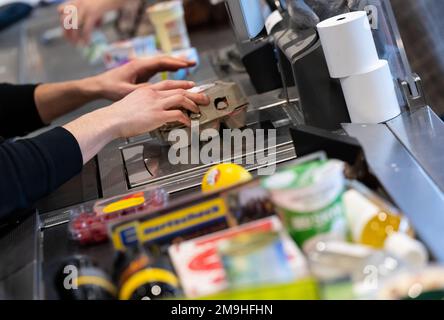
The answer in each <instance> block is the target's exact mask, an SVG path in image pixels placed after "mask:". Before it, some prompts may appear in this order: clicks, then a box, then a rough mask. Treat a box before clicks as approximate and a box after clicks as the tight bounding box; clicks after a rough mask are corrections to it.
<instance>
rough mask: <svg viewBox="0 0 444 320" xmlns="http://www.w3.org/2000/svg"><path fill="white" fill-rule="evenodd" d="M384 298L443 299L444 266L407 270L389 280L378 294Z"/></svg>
mask: <svg viewBox="0 0 444 320" xmlns="http://www.w3.org/2000/svg"><path fill="white" fill-rule="evenodd" d="M376 298H378V299H382V300H443V299H444V268H443V267H442V266H430V267H427V268H424V269H422V270H419V271H405V272H402V273H400V274H398V275H396V276H393V277H392V278H391V279H389V280H387V281H386V282H385V284H384V285H383V286H382V288H380V290H379V291H378V294H377V296H376Z"/></svg>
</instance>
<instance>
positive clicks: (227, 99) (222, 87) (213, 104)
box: [152, 81, 248, 148]
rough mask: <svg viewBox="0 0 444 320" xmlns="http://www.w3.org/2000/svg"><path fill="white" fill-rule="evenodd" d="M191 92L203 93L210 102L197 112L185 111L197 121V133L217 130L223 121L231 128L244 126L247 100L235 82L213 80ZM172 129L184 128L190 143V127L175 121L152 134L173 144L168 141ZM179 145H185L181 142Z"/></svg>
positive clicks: (172, 142) (170, 142) (171, 142)
mask: <svg viewBox="0 0 444 320" xmlns="http://www.w3.org/2000/svg"><path fill="white" fill-rule="evenodd" d="M191 92H199V93H205V94H206V95H207V96H208V97H209V99H210V104H209V105H208V106H204V107H202V108H199V111H200V112H199V113H196V114H190V112H188V111H187V114H188V115H189V117H190V118H191V119H192V120H195V122H198V124H199V134H200V132H202V131H203V130H205V129H210V128H211V129H215V130H219V129H220V124H221V123H224V124H225V125H226V126H227V127H228V128H231V129H238V128H242V127H244V126H245V119H246V112H247V107H248V100H247V98H246V97H245V95H244V94H243V93H242V90H241V88H240V86H239V85H238V84H236V83H235V82H224V81H215V82H212V83H208V84H204V85H202V86H199V87H196V88H193V89H191ZM184 112H185V111H184ZM174 129H181V130H185V131H186V133H187V137H188V145H190V144H191V128H189V127H186V126H184V125H183V124H181V123H177V122H174V123H167V124H166V125H164V126H162V127H160V128H159V129H157V130H154V131H153V132H152V135H153V136H154V137H156V138H158V139H159V140H160V141H162V142H165V143H169V144H173V145H174V143H175V142H176V140H174V141H170V140H169V139H168V137H169V134H170V132H171V131H173V130H174ZM185 142H186V141H185ZM188 145H187V146H188ZM180 147H181V148H182V147H185V146H183V145H182V144H181V146H180Z"/></svg>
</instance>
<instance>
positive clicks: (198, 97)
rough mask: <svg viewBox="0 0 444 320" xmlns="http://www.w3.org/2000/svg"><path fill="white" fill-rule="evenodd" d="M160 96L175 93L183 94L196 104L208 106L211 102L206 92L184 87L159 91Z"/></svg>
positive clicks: (168, 95)
mask: <svg viewBox="0 0 444 320" xmlns="http://www.w3.org/2000/svg"><path fill="white" fill-rule="evenodd" d="M158 94H159V96H160V97H165V98H166V97H170V96H174V95H183V96H185V97H187V98H188V99H190V100H192V101H194V102H195V103H196V104H198V105H201V106H207V105H209V104H210V99H209V98H208V96H207V95H206V94H202V93H193V92H189V91H187V90H184V89H175V90H166V91H158Z"/></svg>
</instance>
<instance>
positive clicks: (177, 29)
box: [147, 1, 190, 53]
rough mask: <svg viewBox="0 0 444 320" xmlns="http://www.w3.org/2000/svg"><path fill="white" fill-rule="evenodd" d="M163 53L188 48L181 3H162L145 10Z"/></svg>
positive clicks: (188, 42) (188, 43)
mask: <svg viewBox="0 0 444 320" xmlns="http://www.w3.org/2000/svg"><path fill="white" fill-rule="evenodd" d="M147 12H148V16H149V17H150V20H151V22H152V24H153V25H154V28H155V29H156V34H157V39H158V41H159V43H160V48H161V49H162V51H163V52H166V53H170V52H172V51H175V50H180V49H186V48H189V47H190V39H189V37H188V31H187V26H186V24H185V19H184V9H183V3H182V1H164V2H160V3H157V4H155V5H153V6H151V7H149V8H148V10H147Z"/></svg>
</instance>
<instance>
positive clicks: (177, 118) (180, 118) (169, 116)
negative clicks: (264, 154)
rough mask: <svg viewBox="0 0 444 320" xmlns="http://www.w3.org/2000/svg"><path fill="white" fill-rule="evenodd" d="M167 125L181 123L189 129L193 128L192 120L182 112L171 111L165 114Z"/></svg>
mask: <svg viewBox="0 0 444 320" xmlns="http://www.w3.org/2000/svg"><path fill="white" fill-rule="evenodd" d="M165 121H166V123H170V122H180V123H182V124H184V125H186V126H187V127H191V120H190V118H188V117H187V116H186V115H185V114H184V113H183V112H182V111H180V110H171V111H166V112H165Z"/></svg>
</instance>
